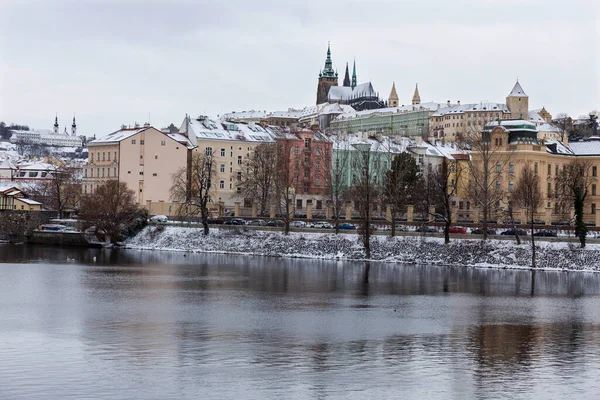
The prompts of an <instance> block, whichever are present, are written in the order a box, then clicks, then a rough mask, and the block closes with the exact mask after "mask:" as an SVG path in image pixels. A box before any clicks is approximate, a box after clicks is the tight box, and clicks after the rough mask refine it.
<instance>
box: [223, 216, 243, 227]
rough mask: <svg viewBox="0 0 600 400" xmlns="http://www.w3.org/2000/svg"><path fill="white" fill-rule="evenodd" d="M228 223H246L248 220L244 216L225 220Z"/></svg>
mask: <svg viewBox="0 0 600 400" xmlns="http://www.w3.org/2000/svg"><path fill="white" fill-rule="evenodd" d="M225 223H226V224H227V225H246V220H245V219H243V218H231V219H230V220H229V221H227V222H225Z"/></svg>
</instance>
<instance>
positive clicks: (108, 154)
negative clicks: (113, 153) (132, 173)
mask: <svg viewBox="0 0 600 400" xmlns="http://www.w3.org/2000/svg"><path fill="white" fill-rule="evenodd" d="M106 155H107V159H108V161H110V151H109V152H107V153H106Z"/></svg>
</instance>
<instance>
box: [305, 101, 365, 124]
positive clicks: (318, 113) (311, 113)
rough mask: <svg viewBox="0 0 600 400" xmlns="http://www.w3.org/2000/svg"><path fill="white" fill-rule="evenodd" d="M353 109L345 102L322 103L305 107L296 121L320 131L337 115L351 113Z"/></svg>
mask: <svg viewBox="0 0 600 400" xmlns="http://www.w3.org/2000/svg"><path fill="white" fill-rule="evenodd" d="M354 111H355V110H354V108H352V107H351V106H349V105H347V104H339V103H323V104H317V105H316V106H309V107H305V108H304V109H303V110H302V113H301V115H300V118H299V119H298V123H299V125H300V126H302V127H304V128H309V129H311V128H318V129H319V130H321V131H324V130H326V129H327V128H329V126H330V124H331V122H332V121H333V120H335V118H337V117H338V116H340V115H342V114H347V113H353V112H354Z"/></svg>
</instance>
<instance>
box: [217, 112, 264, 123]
mask: <svg viewBox="0 0 600 400" xmlns="http://www.w3.org/2000/svg"><path fill="white" fill-rule="evenodd" d="M266 118H267V112H266V111H261V110H258V111H255V110H250V111H232V112H230V113H225V114H223V115H221V119H222V120H223V121H228V120H229V121H239V120H244V119H266Z"/></svg>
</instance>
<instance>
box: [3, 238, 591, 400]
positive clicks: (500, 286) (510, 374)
mask: <svg viewBox="0 0 600 400" xmlns="http://www.w3.org/2000/svg"><path fill="white" fill-rule="evenodd" d="M94 256H95V257H96V261H95V262H94V261H93V257H94ZM366 272H367V267H366V266H365V265H364V264H362V263H347V262H323V261H310V260H280V259H273V258H259V257H240V256H235V257H234V256H221V255H193V254H187V255H185V256H184V253H167V252H149V251H132V250H124V251H109V250H88V249H85V250H81V249H66V250H60V249H56V248H48V247H27V246H8V245H1V246H0V398H1V399H111V400H115V399H400V398H401V399H430V398H431V399H452V398H453V399H508V398H510V399H519V398H523V399H529V398H533V399H566V398H577V399H597V398H599V397H600V379H598V374H599V371H600V296H599V294H600V276H599V275H594V274H581V273H577V274H574V273H570V274H568V273H554V272H552V273H546V272H537V273H536V274H535V276H533V275H532V273H531V272H529V271H512V270H481V269H472V268H442V267H433V266H420V267H417V266H411V265H408V266H403V265H395V264H394V265H392V264H372V265H371V266H370V268H369V269H368V275H367V274H366Z"/></svg>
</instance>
